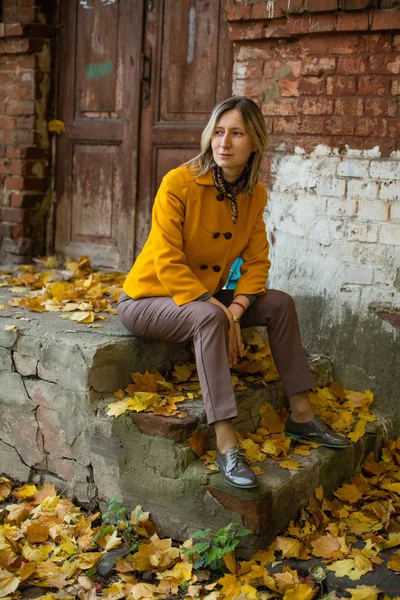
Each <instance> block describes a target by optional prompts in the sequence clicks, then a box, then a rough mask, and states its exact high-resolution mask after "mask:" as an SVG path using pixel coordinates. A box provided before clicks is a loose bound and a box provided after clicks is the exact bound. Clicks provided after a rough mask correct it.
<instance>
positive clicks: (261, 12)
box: [251, 2, 284, 19]
mask: <svg viewBox="0 0 400 600" xmlns="http://www.w3.org/2000/svg"><path fill="white" fill-rule="evenodd" d="M251 14H252V17H253V19H277V18H279V17H283V16H284V14H283V13H282V11H281V10H280V8H279V7H278V5H277V2H274V3H273V5H272V7H271V8H270V7H269V6H268V5H267V3H266V2H256V3H255V4H253V5H252V13H251Z"/></svg>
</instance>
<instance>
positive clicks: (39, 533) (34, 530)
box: [26, 522, 49, 544]
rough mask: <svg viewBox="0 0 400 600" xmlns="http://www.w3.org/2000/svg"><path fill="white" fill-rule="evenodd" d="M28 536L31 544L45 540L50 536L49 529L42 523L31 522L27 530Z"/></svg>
mask: <svg viewBox="0 0 400 600" xmlns="http://www.w3.org/2000/svg"><path fill="white" fill-rule="evenodd" d="M26 537H27V539H28V540H29V542H30V543H31V544H37V543H41V542H45V541H46V540H47V538H48V537H49V529H48V527H46V526H45V525H42V524H41V523H37V522H34V523H31V525H29V527H28V528H27V530H26Z"/></svg>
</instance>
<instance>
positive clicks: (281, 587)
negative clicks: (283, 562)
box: [264, 567, 299, 594]
mask: <svg viewBox="0 0 400 600" xmlns="http://www.w3.org/2000/svg"><path fill="white" fill-rule="evenodd" d="M272 577H273V580H274V582H275V584H276V588H275V589H277V590H278V592H280V593H281V594H284V593H285V592H286V591H287V590H290V589H293V588H294V587H296V585H297V584H298V583H299V574H298V573H297V571H295V570H294V569H290V568H289V567H284V568H283V571H282V573H275V574H274V575H273V576H272ZM264 581H265V578H264ZM265 585H267V586H268V587H270V585H269V583H267V582H265ZM271 589H274V588H273V587H271Z"/></svg>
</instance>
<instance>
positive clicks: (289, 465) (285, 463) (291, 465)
mask: <svg viewBox="0 0 400 600" xmlns="http://www.w3.org/2000/svg"><path fill="white" fill-rule="evenodd" d="M278 464H279V466H280V467H281V468H282V469H289V470H290V471H297V470H298V469H299V468H300V466H301V465H300V463H299V462H298V461H297V460H291V459H287V460H280V461H279V463H278Z"/></svg>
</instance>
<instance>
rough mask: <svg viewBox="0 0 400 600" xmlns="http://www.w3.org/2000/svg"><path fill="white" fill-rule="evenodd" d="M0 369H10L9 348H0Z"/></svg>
mask: <svg viewBox="0 0 400 600" xmlns="http://www.w3.org/2000/svg"><path fill="white" fill-rule="evenodd" d="M0 371H10V372H11V371H12V357H11V350H9V349H8V348H0Z"/></svg>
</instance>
